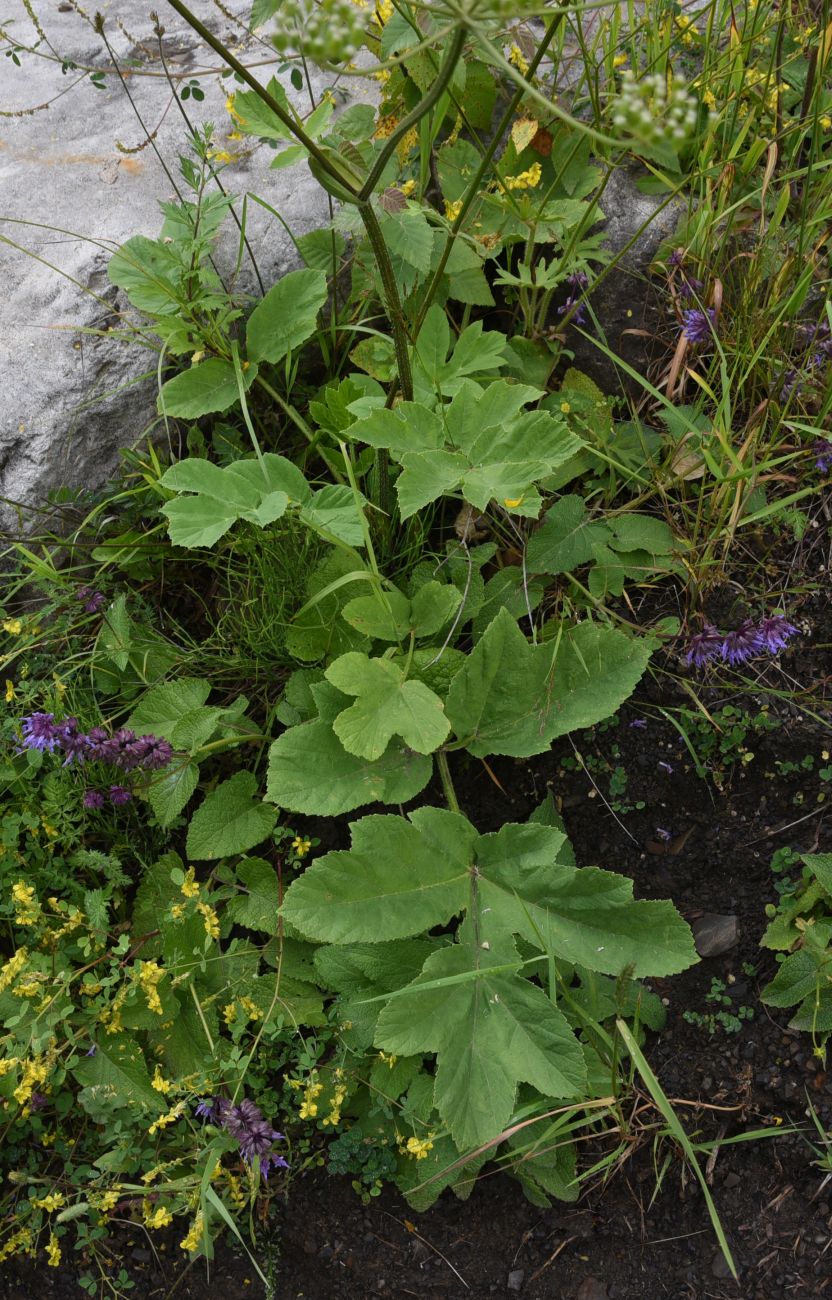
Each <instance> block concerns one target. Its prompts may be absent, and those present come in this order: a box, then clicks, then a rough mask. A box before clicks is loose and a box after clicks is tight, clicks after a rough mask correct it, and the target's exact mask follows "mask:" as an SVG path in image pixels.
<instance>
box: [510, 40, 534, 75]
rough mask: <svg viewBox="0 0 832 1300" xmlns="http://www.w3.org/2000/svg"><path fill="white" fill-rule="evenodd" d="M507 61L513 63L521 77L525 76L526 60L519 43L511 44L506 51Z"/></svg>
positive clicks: (527, 65) (527, 67)
mask: <svg viewBox="0 0 832 1300" xmlns="http://www.w3.org/2000/svg"><path fill="white" fill-rule="evenodd" d="M508 61H509V63H513V64H514V66H515V68H516V69H517V71H518V72H519V73H520V75H521V76H522V77H525V75H526V73H527V72H528V70H529V64H528V60H527V59H525V58H524V57H523V51H522V50H521V49H520V46H519V45H512V47H511V49H510V50H509V52H508Z"/></svg>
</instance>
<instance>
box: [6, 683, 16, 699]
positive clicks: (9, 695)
mask: <svg viewBox="0 0 832 1300" xmlns="http://www.w3.org/2000/svg"><path fill="white" fill-rule="evenodd" d="M13 699H14V682H11V681H9V679H8V677H7V678H6V703H7V704H11V702H12V700H13Z"/></svg>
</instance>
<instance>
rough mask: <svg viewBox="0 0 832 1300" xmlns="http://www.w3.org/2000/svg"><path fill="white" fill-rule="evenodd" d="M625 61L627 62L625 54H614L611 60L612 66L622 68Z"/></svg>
mask: <svg viewBox="0 0 832 1300" xmlns="http://www.w3.org/2000/svg"><path fill="white" fill-rule="evenodd" d="M626 62H627V55H626V54H616V56H615V58H614V59H613V61H612V66H613V67H614V68H623V67H624V64H625V63H626Z"/></svg>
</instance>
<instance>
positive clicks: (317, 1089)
mask: <svg viewBox="0 0 832 1300" xmlns="http://www.w3.org/2000/svg"><path fill="white" fill-rule="evenodd" d="M323 1090H324V1085H323V1084H322V1083H318V1081H317V1079H316V1078H315V1077H314V1076H313V1077H312V1078H310V1080H309V1083H307V1085H306V1087H305V1089H304V1092H303V1102H302V1103H301V1107H300V1110H299V1111H298V1114H299V1115H300V1118H301V1119H314V1118H315V1116H316V1115H317V1113H318V1103H317V1101H316V1098H317V1097H320V1095H321V1093H322V1092H323Z"/></svg>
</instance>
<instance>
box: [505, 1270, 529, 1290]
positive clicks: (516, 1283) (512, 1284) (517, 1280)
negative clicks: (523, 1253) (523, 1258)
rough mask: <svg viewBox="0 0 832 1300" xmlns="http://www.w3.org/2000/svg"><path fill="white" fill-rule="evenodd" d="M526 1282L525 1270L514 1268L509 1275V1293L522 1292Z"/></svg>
mask: <svg viewBox="0 0 832 1300" xmlns="http://www.w3.org/2000/svg"><path fill="white" fill-rule="evenodd" d="M525 1280H526V1273H525V1270H524V1269H522V1268H513V1269H512V1270H511V1272H510V1273H509V1275H508V1283H507V1285H508V1289H509V1291H514V1292H517V1291H522V1290H523V1283H524V1282H525Z"/></svg>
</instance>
